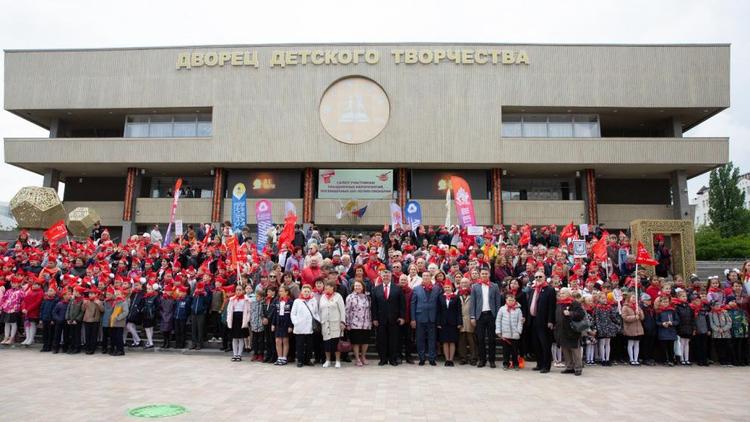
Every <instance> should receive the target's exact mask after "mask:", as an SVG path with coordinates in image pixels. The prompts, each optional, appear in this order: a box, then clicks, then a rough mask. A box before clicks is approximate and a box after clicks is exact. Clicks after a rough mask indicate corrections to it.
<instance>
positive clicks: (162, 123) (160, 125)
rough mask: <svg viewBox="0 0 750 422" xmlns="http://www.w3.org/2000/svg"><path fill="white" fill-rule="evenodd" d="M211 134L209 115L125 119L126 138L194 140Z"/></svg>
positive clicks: (162, 115) (169, 115)
mask: <svg viewBox="0 0 750 422" xmlns="http://www.w3.org/2000/svg"><path fill="white" fill-rule="evenodd" d="M212 132H213V128H212V124H211V114H209V113H195V114H154V115H148V114H136V115H131V116H128V117H127V118H126V119H125V137H126V138H195V137H209V136H211V133H212Z"/></svg>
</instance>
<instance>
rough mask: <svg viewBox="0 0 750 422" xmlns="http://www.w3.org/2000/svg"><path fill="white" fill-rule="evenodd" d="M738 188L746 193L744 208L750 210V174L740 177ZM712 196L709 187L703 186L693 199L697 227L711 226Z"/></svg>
mask: <svg viewBox="0 0 750 422" xmlns="http://www.w3.org/2000/svg"><path fill="white" fill-rule="evenodd" d="M737 188H739V190H740V191H741V192H744V193H745V204H744V207H745V209H748V210H750V173H745V174H742V175H740V180H739V182H737ZM710 194H711V190H710V189H709V188H708V187H707V186H702V187H701V188H700V189H698V192H696V193H695V196H694V197H693V200H692V203H693V204H694V205H695V221H694V224H695V226H696V227H700V226H707V225H709V224H711V218H710V217H709V216H708V209H709V203H708V199H709V196H710Z"/></svg>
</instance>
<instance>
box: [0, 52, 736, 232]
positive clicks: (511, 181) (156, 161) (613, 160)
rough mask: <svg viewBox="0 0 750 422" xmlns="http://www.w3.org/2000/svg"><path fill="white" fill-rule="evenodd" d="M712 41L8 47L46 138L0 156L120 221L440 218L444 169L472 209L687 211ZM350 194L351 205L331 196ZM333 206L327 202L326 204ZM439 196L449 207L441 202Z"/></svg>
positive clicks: (525, 213)
mask: <svg viewBox="0 0 750 422" xmlns="http://www.w3.org/2000/svg"><path fill="white" fill-rule="evenodd" d="M729 54H730V47H729V46H728V45H506V44H393V45H391V44H365V45H355V44H331V45H231V46H209V47H163V48H129V49H97V50H31V51H29V50H23V51H21V50H13V51H6V52H5V108H6V110H8V111H10V112H12V113H14V114H16V115H18V116H19V117H21V118H24V119H27V120H29V121H31V122H34V123H36V124H38V125H40V126H42V127H44V128H47V129H49V131H50V133H49V138H44V139H32V138H12V139H5V160H6V162H7V163H9V164H12V165H15V166H17V167H20V168H24V169H27V170H30V171H33V172H36V173H39V174H42V175H44V184H45V185H46V186H53V187H54V186H57V184H58V183H59V182H65V194H64V198H63V200H64V203H65V206H66V209H72V208H73V207H76V206H81V205H84V206H90V207H93V208H94V209H95V210H96V211H97V212H98V214H99V215H100V216H101V217H102V220H103V221H102V223H103V224H104V225H107V226H113V227H114V226H117V227H119V226H121V227H123V230H124V231H125V233H123V234H124V235H127V234H128V233H130V232H132V231H133V230H135V229H136V228H138V229H140V227H139V226H146V225H149V224H153V223H166V222H167V221H168V220H169V214H170V204H171V201H172V200H171V199H170V194H171V193H172V192H171V191H172V189H173V188H174V183H175V181H176V180H177V178H182V179H183V196H182V199H181V200H180V205H179V207H178V210H177V218H178V219H181V220H182V221H183V222H185V223H200V222H208V221H223V220H227V219H229V218H230V217H231V216H230V214H231V203H232V199H231V197H232V192H233V190H234V187H235V186H236V185H237V183H243V184H244V185H245V187H246V195H247V214H248V215H247V220H248V222H251V223H252V222H255V214H254V213H255V204H256V203H257V201H258V200H260V199H268V200H270V201H271V204H272V208H273V215H274V219H275V220H276V221H281V216H282V215H283V212H284V204H285V203H286V202H287V201H291V202H292V203H293V204H294V205H295V206H296V208H297V210H298V212H299V214H300V215H301V217H302V219H303V220H304V221H305V222H311V221H314V222H315V223H316V224H318V225H323V226H371V227H375V226H381V227H382V225H383V224H384V223H388V222H390V217H389V216H390V212H389V207H390V203H391V202H396V203H398V204H399V205H400V206H401V207H402V208H403V206H404V204H405V202H406V201H407V200H408V199H415V200H418V201H419V202H420V204H421V205H422V212H423V222H424V223H425V224H430V225H437V224H442V223H443V222H444V221H445V217H446V216H445V214H446V208H445V189H446V188H447V185H446V180H449V176H450V175H457V176H461V177H463V178H464V179H466V180H467V182H468V183H469V186H470V188H471V191H472V197H473V200H474V208H475V212H476V220H477V224H481V225H491V224H513V223H518V224H522V223H530V224H533V225H542V224H550V223H556V224H567V223H568V222H570V221H574V222H576V223H589V224H595V223H604V224H606V225H607V226H608V227H611V228H626V227H628V225H629V223H630V221H632V220H634V219H638V218H655V219H671V218H675V219H689V218H690V211H689V205H688V198H687V180H688V179H689V178H691V177H694V176H696V175H699V174H701V173H704V172H706V171H708V170H710V169H712V168H715V167H716V166H719V165H721V164H724V163H726V162H727V161H728V139H727V138H723V137H704V138H694V137H683V133H684V132H685V131H687V130H689V129H691V128H692V127H695V126H696V125H698V124H700V123H701V122H702V121H704V120H705V119H707V118H709V117H711V116H713V115H715V114H717V113H719V112H720V111H722V110H724V109H726V108H727V107H729ZM364 206H366V207H367V211H366V213H365V214H364V216H362V217H352V216H351V215H348V214H346V213H342V210H343V209H345V208H346V209H349V208H361V207H364ZM342 214H343V217H342ZM455 214H456V213H455V211H454V212H452V215H453V217H452V219H453V222H455Z"/></svg>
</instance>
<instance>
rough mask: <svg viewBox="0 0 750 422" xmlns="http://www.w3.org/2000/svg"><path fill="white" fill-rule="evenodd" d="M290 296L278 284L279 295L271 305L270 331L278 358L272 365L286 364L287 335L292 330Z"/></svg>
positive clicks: (287, 351)
mask: <svg viewBox="0 0 750 422" xmlns="http://www.w3.org/2000/svg"><path fill="white" fill-rule="evenodd" d="M291 312H292V298H291V296H290V295H289V289H288V288H287V287H286V286H284V285H281V286H279V297H278V298H277V299H276V300H275V301H274V302H273V304H272V305H271V313H272V314H271V331H273V333H274V338H275V341H276V354H277V356H278V360H277V361H276V362H275V363H274V365H278V366H283V365H286V364H287V354H288V353H289V335H290V334H291V332H292V317H291Z"/></svg>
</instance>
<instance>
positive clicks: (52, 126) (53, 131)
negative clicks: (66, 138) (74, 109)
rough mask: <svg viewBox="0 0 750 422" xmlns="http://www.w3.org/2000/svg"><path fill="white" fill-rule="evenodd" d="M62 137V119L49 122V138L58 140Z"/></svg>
mask: <svg viewBox="0 0 750 422" xmlns="http://www.w3.org/2000/svg"><path fill="white" fill-rule="evenodd" d="M59 136H60V119H52V120H50V122H49V137H50V138H58V137H59Z"/></svg>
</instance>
